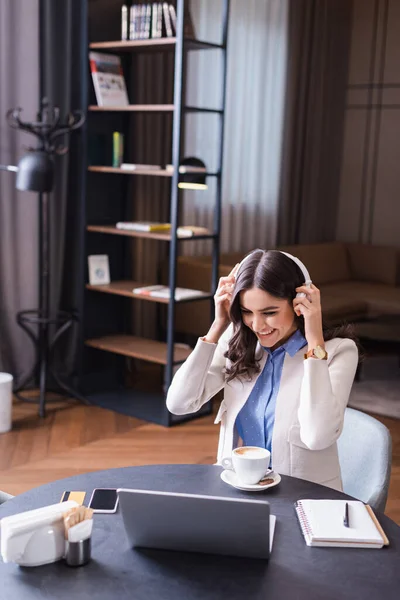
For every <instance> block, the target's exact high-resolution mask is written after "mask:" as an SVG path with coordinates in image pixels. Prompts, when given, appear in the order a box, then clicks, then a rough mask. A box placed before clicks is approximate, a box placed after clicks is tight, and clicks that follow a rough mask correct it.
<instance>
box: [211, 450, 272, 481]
mask: <svg viewBox="0 0 400 600" xmlns="http://www.w3.org/2000/svg"><path fill="white" fill-rule="evenodd" d="M270 460H271V452H270V451H269V450H267V449H266V448H260V447H258V446H242V447H240V448H235V449H234V450H232V458H223V459H222V461H221V464H222V466H223V467H224V468H225V469H228V470H231V471H235V473H236V475H237V478H238V479H239V481H241V482H242V483H246V484H248V485H254V484H256V483H258V482H259V481H260V479H261V478H262V477H264V475H265V473H266V472H267V470H268V468H269V463H270Z"/></svg>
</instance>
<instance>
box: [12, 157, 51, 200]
mask: <svg viewBox="0 0 400 600" xmlns="http://www.w3.org/2000/svg"><path fill="white" fill-rule="evenodd" d="M53 181H54V162H53V159H52V158H51V156H49V154H47V153H46V152H44V151H42V150H32V151H31V152H28V153H27V154H25V155H24V156H23V157H22V158H21V160H20V161H19V163H18V173H17V181H16V187H17V189H18V190H22V191H31V192H50V191H51V190H52V188H53Z"/></svg>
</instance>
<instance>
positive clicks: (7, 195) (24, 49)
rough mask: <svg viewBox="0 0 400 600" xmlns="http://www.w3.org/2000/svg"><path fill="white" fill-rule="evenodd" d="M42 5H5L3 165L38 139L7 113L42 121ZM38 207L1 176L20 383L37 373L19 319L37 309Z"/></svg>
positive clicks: (33, 0)
mask: <svg viewBox="0 0 400 600" xmlns="http://www.w3.org/2000/svg"><path fill="white" fill-rule="evenodd" d="M38 26H39V10H38V0H30V1H29V2H26V0H0V164H7V165H9V164H12V165H15V164H16V163H17V161H18V159H19V158H20V157H21V155H22V154H23V153H24V146H25V147H27V146H29V145H32V144H33V143H34V141H35V140H34V138H33V137H32V136H28V135H26V134H21V133H20V132H17V131H15V130H13V129H11V128H10V127H9V126H8V124H7V123H6V120H5V115H6V112H7V110H9V109H10V108H14V107H16V106H20V107H21V108H23V115H22V116H23V118H24V119H26V120H32V119H34V118H35V116H36V111H37V109H38V98H39V60H38V56H39V52H38V44H39V34H38ZM37 249H38V204H37V196H36V194H32V193H30V192H17V190H16V189H15V174H14V173H10V172H6V171H0V370H3V371H9V372H11V373H12V374H13V375H14V378H15V381H16V383H17V385H18V381H19V380H20V379H22V378H23V377H24V376H25V375H26V374H27V373H28V372H29V371H30V369H31V367H32V364H33V360H34V355H33V347H32V345H31V343H30V341H29V339H28V337H27V335H26V333H25V332H24V331H23V330H22V329H21V328H20V327H19V326H18V325H17V323H16V319H15V316H16V313H17V312H18V311H20V310H28V309H32V308H36V307H37V302H38V251H37Z"/></svg>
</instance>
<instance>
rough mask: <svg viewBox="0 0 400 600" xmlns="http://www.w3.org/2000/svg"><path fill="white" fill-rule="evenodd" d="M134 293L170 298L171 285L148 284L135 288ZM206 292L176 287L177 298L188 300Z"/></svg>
mask: <svg viewBox="0 0 400 600" xmlns="http://www.w3.org/2000/svg"><path fill="white" fill-rule="evenodd" d="M133 293H134V294H140V295H141V296H152V297H153V298H165V299H169V298H170V295H171V294H170V291H169V287H168V286H166V285H148V286H146V287H142V288H134V289H133ZM203 294H204V292H201V291H199V290H190V289H188V288H180V287H177V288H175V300H186V299H188V298H194V297H196V296H201V295H203Z"/></svg>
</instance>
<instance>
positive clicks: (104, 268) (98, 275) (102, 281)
mask: <svg viewBox="0 0 400 600" xmlns="http://www.w3.org/2000/svg"><path fill="white" fill-rule="evenodd" d="M88 267H89V283H90V285H107V284H108V283H110V266H109V262H108V256H107V254H92V255H90V256H88Z"/></svg>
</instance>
